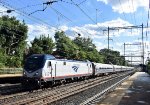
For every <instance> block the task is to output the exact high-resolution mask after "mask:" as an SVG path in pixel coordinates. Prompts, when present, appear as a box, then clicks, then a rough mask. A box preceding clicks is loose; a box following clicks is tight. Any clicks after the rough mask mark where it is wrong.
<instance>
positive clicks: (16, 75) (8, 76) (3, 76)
mask: <svg viewBox="0 0 150 105" xmlns="http://www.w3.org/2000/svg"><path fill="white" fill-rule="evenodd" d="M10 77H22V74H0V78H10Z"/></svg>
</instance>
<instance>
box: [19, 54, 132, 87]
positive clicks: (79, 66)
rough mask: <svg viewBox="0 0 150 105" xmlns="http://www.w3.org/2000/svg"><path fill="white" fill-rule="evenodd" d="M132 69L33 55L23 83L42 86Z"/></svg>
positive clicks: (26, 68) (24, 74) (25, 69)
mask: <svg viewBox="0 0 150 105" xmlns="http://www.w3.org/2000/svg"><path fill="white" fill-rule="evenodd" d="M132 69H133V67H126V66H118V65H110V64H101V63H94V62H90V61H76V60H67V59H56V58H55V57H54V56H52V55H47V54H33V55H31V56H30V57H28V58H27V59H26V62H25V65H24V70H23V82H22V83H23V84H25V85H27V84H32V83H36V84H38V85H39V86H42V85H44V84H47V83H54V82H55V81H62V80H66V79H77V78H85V77H93V76H99V75H102V74H108V73H115V72H121V71H127V70H132Z"/></svg>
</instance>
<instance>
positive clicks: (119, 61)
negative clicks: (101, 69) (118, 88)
mask: <svg viewBox="0 0 150 105" xmlns="http://www.w3.org/2000/svg"><path fill="white" fill-rule="evenodd" d="M99 53H100V54H102V55H104V63H107V64H110V63H112V64H114V65H124V63H126V62H125V58H124V57H122V56H121V55H120V52H119V51H113V50H110V49H109V50H108V49H106V48H105V49H101V50H100V52H99Z"/></svg>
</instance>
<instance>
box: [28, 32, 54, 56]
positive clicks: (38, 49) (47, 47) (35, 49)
mask: <svg viewBox="0 0 150 105" xmlns="http://www.w3.org/2000/svg"><path fill="white" fill-rule="evenodd" d="M31 45H32V47H30V54H52V53H53V49H54V47H55V44H54V42H53V40H52V38H50V37H49V36H48V37H46V36H45V35H41V36H40V37H39V38H34V40H33V41H32V42H31Z"/></svg>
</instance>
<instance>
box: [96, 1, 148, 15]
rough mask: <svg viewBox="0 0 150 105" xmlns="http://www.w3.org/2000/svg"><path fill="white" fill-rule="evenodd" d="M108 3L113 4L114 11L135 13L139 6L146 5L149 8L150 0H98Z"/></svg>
mask: <svg viewBox="0 0 150 105" xmlns="http://www.w3.org/2000/svg"><path fill="white" fill-rule="evenodd" d="M97 1H101V2H103V3H105V4H107V5H111V6H112V9H113V11H114V12H118V13H123V12H124V13H133V12H135V11H137V9H138V8H140V7H144V8H145V9H148V8H149V7H148V5H149V0H97Z"/></svg>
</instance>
